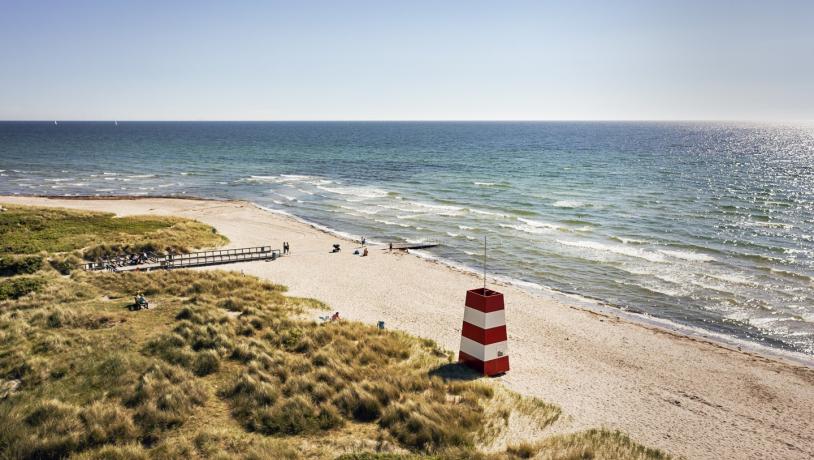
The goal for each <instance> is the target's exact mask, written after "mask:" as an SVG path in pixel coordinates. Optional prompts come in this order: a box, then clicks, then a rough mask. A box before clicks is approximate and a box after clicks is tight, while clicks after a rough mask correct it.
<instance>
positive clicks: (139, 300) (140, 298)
mask: <svg viewBox="0 0 814 460" xmlns="http://www.w3.org/2000/svg"><path fill="white" fill-rule="evenodd" d="M148 308H150V303H149V302H147V298H146V297H144V294H142V293H141V292H139V293H137V294H136V296H135V297H134V298H133V305H132V306H131V307H130V309H131V310H146V309H148Z"/></svg>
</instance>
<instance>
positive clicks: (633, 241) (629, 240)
mask: <svg viewBox="0 0 814 460" xmlns="http://www.w3.org/2000/svg"><path fill="white" fill-rule="evenodd" d="M611 239H612V240H616V241H620V242H622V243H624V244H648V243H651V242H650V241H647V240H639V239H636V238H625V237H624V236H612V237H611Z"/></svg>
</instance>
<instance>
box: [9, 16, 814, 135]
mask: <svg viewBox="0 0 814 460" xmlns="http://www.w3.org/2000/svg"><path fill="white" fill-rule="evenodd" d="M0 119H7V120H8V119H29V120H30V119H59V120H69V119H80V120H87V119H91V120H93V119H95V120H113V119H118V120H130V119H132V120H359V119H361V120H379V119H383V120H395V119H410V120H417V119H425V120H439V119H458V120H461V119H479V120H500V119H509V120H519V119H532V120H547V119H556V120H572V119H588V120H599V119H607V120H615V119H636V120H645V119H668V120H675V119H726V120H733V119H748V120H812V119H814V0H807V1H776V2H770V1H748V0H747V1H709V2H702V1H698V2H696V1H683V0H680V1H658V0H653V1H619V2H612V1H596V2H591V1H579V0H576V1H562V2H546V1H542V0H540V1H530V2H519V1H518V2H513V1H506V2H502V1H490V2H480V1H433V2H423V1H413V0H411V1H404V2H398V3H397V2H394V1H386V0H379V1H369V2H360V1H332V2H309V1H293V0H292V1H286V2H273V1H257V2H249V1H234V2H230V1H219V2H208V1H190V2H172V1H168V2H163V1H162V2H151V1H133V2H120V1H110V0H108V1H27V0H19V1H7V0H0Z"/></svg>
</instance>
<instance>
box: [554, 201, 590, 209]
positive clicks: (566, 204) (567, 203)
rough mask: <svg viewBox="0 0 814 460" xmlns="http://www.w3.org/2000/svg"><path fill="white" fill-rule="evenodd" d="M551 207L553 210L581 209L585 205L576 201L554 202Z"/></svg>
mask: <svg viewBox="0 0 814 460" xmlns="http://www.w3.org/2000/svg"><path fill="white" fill-rule="evenodd" d="M552 206H554V207H555V208H581V207H583V206H585V203H583V202H582V201H577V200H559V201H555V202H554V204H552Z"/></svg>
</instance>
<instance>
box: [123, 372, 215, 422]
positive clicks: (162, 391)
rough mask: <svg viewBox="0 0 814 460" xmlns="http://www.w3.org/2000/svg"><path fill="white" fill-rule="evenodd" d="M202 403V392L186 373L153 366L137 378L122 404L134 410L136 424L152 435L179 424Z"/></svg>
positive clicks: (204, 398) (203, 391)
mask: <svg viewBox="0 0 814 460" xmlns="http://www.w3.org/2000/svg"><path fill="white" fill-rule="evenodd" d="M205 400H206V391H205V390H204V389H203V388H201V386H200V384H199V383H198V382H197V381H196V380H195V379H194V378H193V377H192V376H191V375H190V374H189V373H188V372H187V371H185V370H184V369H182V368H179V367H176V366H172V365H170V364H160V365H159V364H154V365H153V366H151V367H150V368H148V369H147V371H145V372H144V374H142V375H141V377H140V378H139V380H138V382H137V383H136V384H135V385H134V386H133V388H132V390H131V392H130V394H129V395H128V396H127V397H126V398H125V403H126V404H127V405H128V406H130V407H132V408H133V409H134V411H135V417H134V419H135V421H136V423H138V424H139V425H140V426H141V427H142V428H144V429H145V430H147V431H148V432H151V433H155V432H156V431H160V430H163V429H167V428H172V427H175V426H178V425H180V424H182V423H183V422H184V420H186V418H187V417H188V416H189V415H190V414H191V413H192V411H193V409H194V408H195V407H196V406H199V405H201V404H203V403H204V401H205Z"/></svg>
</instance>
